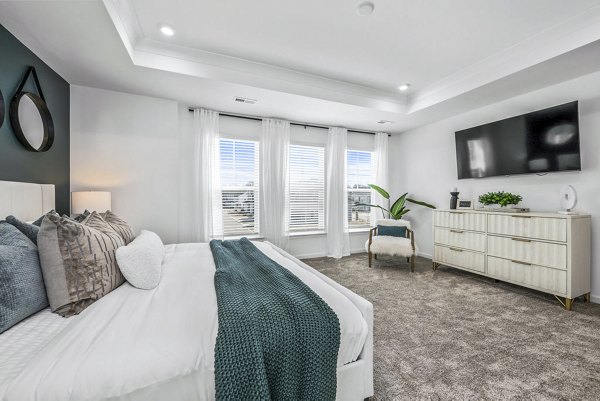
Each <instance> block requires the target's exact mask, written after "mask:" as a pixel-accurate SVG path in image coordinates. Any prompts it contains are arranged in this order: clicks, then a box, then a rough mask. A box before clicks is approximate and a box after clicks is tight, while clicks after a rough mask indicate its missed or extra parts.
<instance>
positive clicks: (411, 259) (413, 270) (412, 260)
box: [410, 255, 415, 273]
mask: <svg viewBox="0 0 600 401" xmlns="http://www.w3.org/2000/svg"><path fill="white" fill-rule="evenodd" d="M410 271H411V272H413V273H414V272H415V256H414V255H413V256H411V258H410Z"/></svg>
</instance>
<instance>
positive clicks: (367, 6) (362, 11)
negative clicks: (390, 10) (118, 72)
mask: <svg viewBox="0 0 600 401" xmlns="http://www.w3.org/2000/svg"><path fill="white" fill-rule="evenodd" d="M373 11H375V4H373V2H371V1H363V2H362V3H360V4H359V5H358V6H357V7H356V13H357V14H358V15H360V16H361V17H366V16H367V15H371V14H373Z"/></svg>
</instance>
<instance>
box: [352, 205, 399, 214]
mask: <svg viewBox="0 0 600 401" xmlns="http://www.w3.org/2000/svg"><path fill="white" fill-rule="evenodd" d="M353 206H369V207H378V208H379V209H381V210H383V211H384V212H386V213H388V214H389V213H390V211H389V210H387V209H386V208H384V207H382V206H379V205H371V204H370V203H355V204H353Z"/></svg>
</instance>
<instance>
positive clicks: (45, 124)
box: [9, 67, 54, 152]
mask: <svg viewBox="0 0 600 401" xmlns="http://www.w3.org/2000/svg"><path fill="white" fill-rule="evenodd" d="M30 74H31V75H33V79H34V80H35V85H36V87H37V90H38V93H39V95H36V94H35V93H31V92H24V91H23V86H24V85H25V82H26V81H27V78H28V77H29V75H30ZM9 117H10V123H11V125H12V127H13V131H14V132H15V135H16V137H17V139H18V140H19V142H21V144H22V145H23V146H25V148H26V149H27V150H29V151H32V152H45V151H47V150H48V149H50V148H51V147H52V143H54V122H53V121H52V115H51V114H50V110H48V105H46V100H45V99H44V94H43V93H42V88H41V86H40V82H39V80H38V77H37V74H36V72H35V68H33V67H29V68H28V69H27V72H26V73H25V76H24V77H23V79H22V80H21V84H20V85H19V87H18V88H17V92H16V93H15V96H13V98H12V100H11V102H10V109H9Z"/></svg>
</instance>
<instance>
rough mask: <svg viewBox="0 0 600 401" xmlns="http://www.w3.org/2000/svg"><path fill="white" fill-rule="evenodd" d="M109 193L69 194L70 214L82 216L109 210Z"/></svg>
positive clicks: (84, 192)
mask: <svg viewBox="0 0 600 401" xmlns="http://www.w3.org/2000/svg"><path fill="white" fill-rule="evenodd" d="M110 200H111V199H110V192H105V191H79V192H71V213H72V214H74V215H75V214H83V212H85V210H86V209H87V210H89V211H90V212H93V211H97V212H105V211H107V210H110V208H111V204H110Z"/></svg>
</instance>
